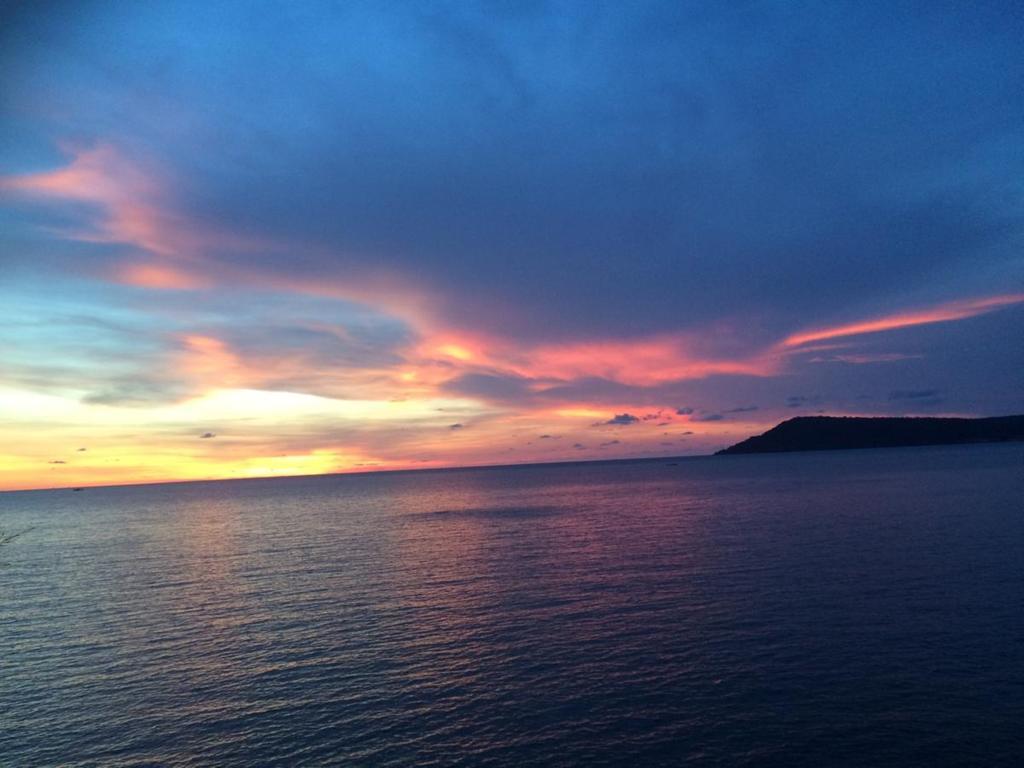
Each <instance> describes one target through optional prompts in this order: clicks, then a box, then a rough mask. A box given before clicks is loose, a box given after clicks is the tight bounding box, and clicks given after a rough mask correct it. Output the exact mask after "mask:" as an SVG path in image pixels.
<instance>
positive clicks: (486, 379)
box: [441, 373, 533, 401]
mask: <svg viewBox="0 0 1024 768" xmlns="http://www.w3.org/2000/svg"><path fill="white" fill-rule="evenodd" d="M529 385H530V379H526V378H522V377H518V376H497V375H494V374H486V373H466V374H463V375H461V376H457V377H455V378H453V379H450V380H448V381H447V382H445V383H444V384H443V385H442V387H441V388H442V389H443V390H444V391H446V392H451V393H453V394H458V395H464V396H467V397H476V398H481V399H484V400H499V401H518V400H527V399H529V398H530V397H532V396H533V393H532V392H531V390H530V388H529Z"/></svg>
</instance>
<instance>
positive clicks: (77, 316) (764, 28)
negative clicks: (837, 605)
mask: <svg viewBox="0 0 1024 768" xmlns="http://www.w3.org/2000/svg"><path fill="white" fill-rule="evenodd" d="M17 5H19V6H20V7H18V8H14V9H12V8H10V7H6V6H5V10H4V11H2V12H0V115H2V119H0V489H19V488H38V487H62V486H79V485H99V484H109V483H137V482H149V481H160V480H186V479H200V478H224V477H249V476H261V475H295V474H307V473H321V472H336V471H366V470H369V469H395V468H417V467H438V466H452V465H463V464H503V463H518V462H534V461H559V460H581V459H604V458H621V457H643V456H682V455H694V454H704V453H709V452H711V451H713V450H716V449H718V448H721V447H723V446H726V445H728V444H731V443H733V442H736V441H737V440H740V439H742V438H745V437H747V436H748V435H750V434H753V433H757V432H761V431H763V430H764V429H765V428H767V427H770V426H771V425H773V424H775V423H777V422H778V421H781V420H783V419H785V418H789V417H792V416H797V415H808V414H817V413H829V414H858V415H873V414H878V415H883V414H884V415H892V414H915V415H965V416H967V415H1001V414H1009V413H1019V412H1024V77H1022V75H1024V56H1022V43H1021V40H1022V39H1024V12H1022V10H1021V6H1020V4H1019V3H1015V2H1006V3H961V4H956V5H947V4H941V3H934V2H922V3H893V2H878V3H873V2H861V3H834V4H824V3H818V2H808V3H781V2H780V3H770V2H747V3H718V2H712V3H676V2H670V3H663V4H659V3H618V4H602V3H598V2H581V3H575V4H562V3H551V4H548V3H535V2H508V3H485V4H477V3H468V2H467V3H419V2H412V3H381V2H370V3H355V2H352V3H337V4H315V3H304V2H302V3H299V2H296V3H237V4H233V3H187V2H167V3H159V2H141V3H129V2H122V3H102V2H78V3H55V2H40V3H21V4H17Z"/></svg>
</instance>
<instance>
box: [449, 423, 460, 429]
mask: <svg viewBox="0 0 1024 768" xmlns="http://www.w3.org/2000/svg"><path fill="white" fill-rule="evenodd" d="M462 428H463V425H462V424H452V425H450V426H449V427H448V429H462Z"/></svg>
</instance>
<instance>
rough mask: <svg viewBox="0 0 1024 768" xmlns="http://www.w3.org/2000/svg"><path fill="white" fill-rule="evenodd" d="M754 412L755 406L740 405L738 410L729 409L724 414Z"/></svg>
mask: <svg viewBox="0 0 1024 768" xmlns="http://www.w3.org/2000/svg"><path fill="white" fill-rule="evenodd" d="M756 410H757V406H756V405H742V406H740V407H739V408H730V409H729V410H727V411H725V413H749V412H751V411H756Z"/></svg>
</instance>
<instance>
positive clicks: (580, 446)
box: [572, 443, 587, 451]
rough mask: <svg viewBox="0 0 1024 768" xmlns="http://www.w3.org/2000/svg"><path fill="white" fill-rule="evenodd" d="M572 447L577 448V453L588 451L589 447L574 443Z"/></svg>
mask: <svg viewBox="0 0 1024 768" xmlns="http://www.w3.org/2000/svg"><path fill="white" fill-rule="evenodd" d="M572 447H573V448H575V449H576V450H577V451H582V450H586V447H587V446H585V445H584V444H583V443H573V444H572Z"/></svg>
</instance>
